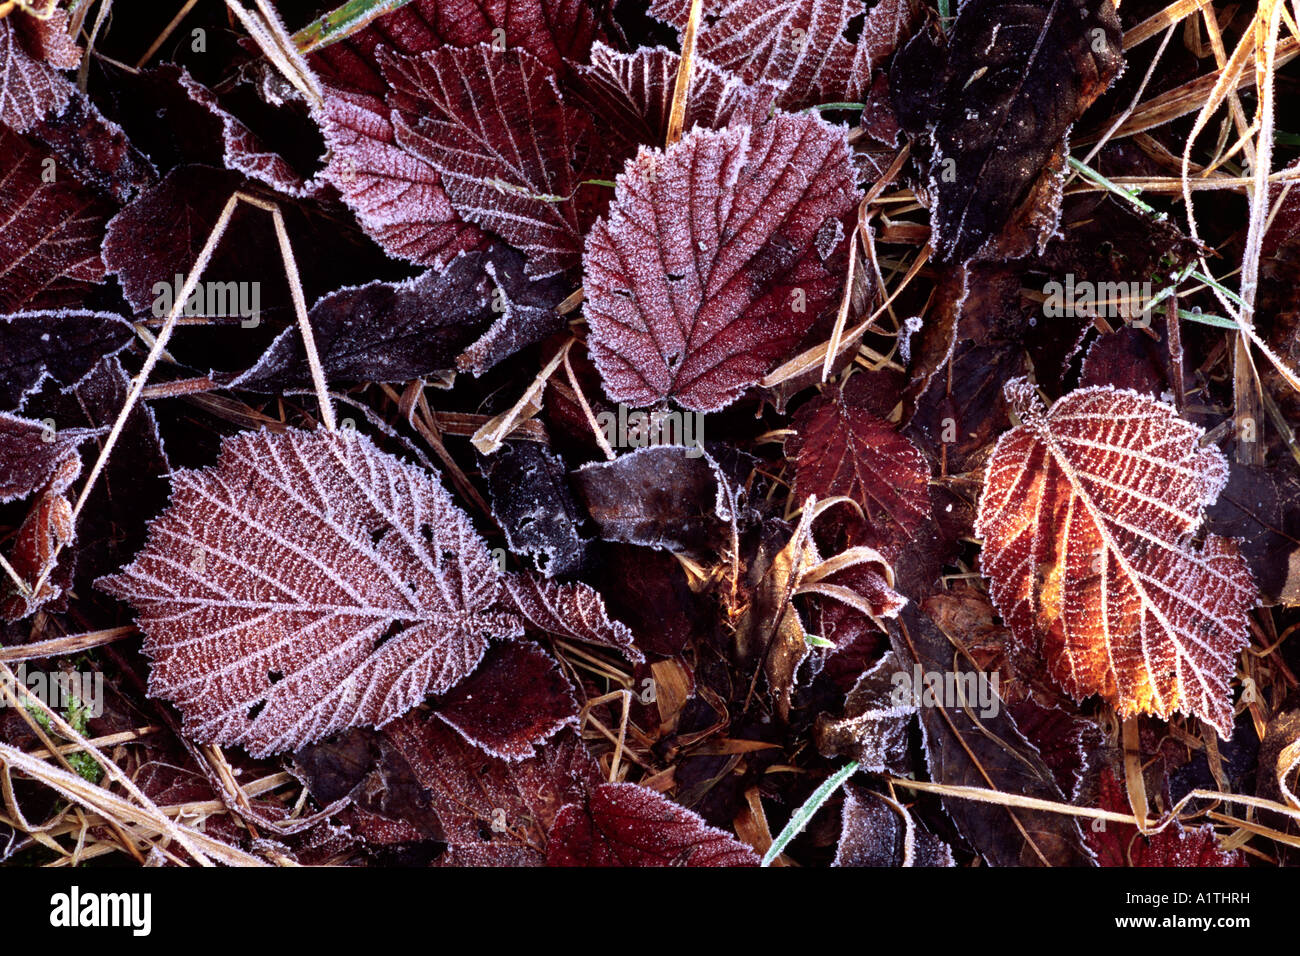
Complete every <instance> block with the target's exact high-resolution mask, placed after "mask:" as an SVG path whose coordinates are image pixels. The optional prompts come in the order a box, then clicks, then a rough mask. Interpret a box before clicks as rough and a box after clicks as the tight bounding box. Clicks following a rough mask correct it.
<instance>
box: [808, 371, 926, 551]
mask: <svg viewBox="0 0 1300 956" xmlns="http://www.w3.org/2000/svg"><path fill="white" fill-rule="evenodd" d="M791 427H792V428H793V429H794V432H795V433H794V435H792V436H791V437H790V438H788V439H787V440H786V445H785V451H786V456H787V457H789V458H790V459H792V460H793V461H794V462H795V486H794V488H795V497H796V498H797V499H798V500H800V501H804V500H806V499H807V497H808V496H809V495H816V496H817V497H818V498H829V497H832V496H834V495H847V496H848V497H850V498H852V499H853V500H854V501H856V502H858V504H860V505H861V506H862V508H863V511H865V512H866V516H867V520H868V522H870V524H871V529H872V538H871V541H872V543H873V544H874V545H875V546H877V547H881V548H883V549H884V550H885V551H886V552H887V553H893V552H896V551H897V549H899V548H901V547H903V546H905V545H906V543H907V541H908V539H909V538H910V537H911V536H912V535H913V534H914V533H915V532H916V531H917V530H918V529H919V528H920V527H921V526H922V525H923V524H925V522H926V521H927V520H928V519H929V517H930V487H929V485H930V466H929V464H928V463H927V462H926V460H925V456H924V455H922V454H921V451H920V449H918V448H917V447H916V446H915V445H913V444H912V443H911V442H910V441H908V440H907V439H906V438H904V437H903V436H902V435H900V434H899V433H898V432H897V431H896V430H895V429H894V426H893V425H891V424H890V423H889V422H887V421H885V420H884V419H881V418H878V417H876V416H875V415H873V414H872V413H871V412H869V411H867V410H866V409H863V408H857V407H854V406H853V405H852V404H850V403H849V402H848V401H847V400H846V399H845V397H844V396H843V395H842V394H841V393H840V390H839V389H833V390H831V391H829V392H828V393H826V394H825V395H823V396H822V397H821V398H819V399H818V400H816V401H814V402H809V403H808V404H807V405H805V406H804V407H803V408H801V409H799V412H798V413H797V414H796V415H795V417H794V419H793V421H792V422H791Z"/></svg>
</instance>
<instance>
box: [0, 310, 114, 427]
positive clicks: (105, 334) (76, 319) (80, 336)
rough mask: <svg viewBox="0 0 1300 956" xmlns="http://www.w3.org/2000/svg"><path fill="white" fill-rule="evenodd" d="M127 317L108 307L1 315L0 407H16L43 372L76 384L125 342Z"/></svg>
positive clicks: (35, 387)
mask: <svg viewBox="0 0 1300 956" xmlns="http://www.w3.org/2000/svg"><path fill="white" fill-rule="evenodd" d="M133 337H134V335H133V333H132V330H131V323H130V322H127V321H126V320H125V319H123V318H121V317H120V316H117V315H113V314H111V313H109V312H88V311H86V310H84V309H77V310H70V311H66V312H18V313H16V314H14V315H0V355H3V356H4V366H3V368H0V409H5V408H17V407H19V406H20V405H21V404H22V401H23V398H24V397H25V396H26V395H27V394H28V393H30V392H32V391H34V390H36V389H37V388H39V387H40V384H41V383H42V382H43V381H44V380H45V379H47V378H52V379H54V380H55V381H56V382H58V383H59V384H60V385H75V384H76V383H77V382H78V381H80V380H81V379H83V378H84V377H85V376H86V375H88V374H89V373H90V370H91V369H92V368H94V367H95V365H96V363H98V362H99V360H100V359H101V358H103V357H105V356H107V355H113V354H115V353H117V352H119V351H121V350H122V349H123V348H125V347H126V346H127V345H128V344H129V343H130V342H131V340H132V338H133Z"/></svg>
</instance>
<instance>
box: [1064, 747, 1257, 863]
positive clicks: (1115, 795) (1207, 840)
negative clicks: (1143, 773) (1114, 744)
mask: <svg viewBox="0 0 1300 956" xmlns="http://www.w3.org/2000/svg"><path fill="white" fill-rule="evenodd" d="M1098 786H1099V789H1100V791H1101V793H1100V801H1099V806H1100V807H1101V809H1103V810H1110V811H1111V812H1112V813H1132V812H1133V811H1132V810H1131V809H1130V807H1129V803H1128V800H1127V798H1126V797H1125V795H1124V788H1123V787H1122V786H1121V785H1120V783H1119V781H1118V780H1117V779H1116V777H1115V774H1114V773H1112V772H1111V770H1110V768H1109V767H1107V768H1105V769H1103V770H1102V772H1101V779H1100V781H1099V784H1098ZM1083 835H1084V837H1085V838H1086V839H1087V841H1088V847H1089V848H1090V849H1091V850H1092V852H1093V853H1095V854H1096V855H1097V865H1098V866H1139V867H1146V866H1180V867H1182V866H1198V867H1199V866H1245V865H1246V859H1245V857H1244V856H1243V855H1242V852H1241V851H1240V850H1221V849H1220V848H1219V840H1218V837H1217V836H1215V833H1214V827H1212V826H1210V825H1209V824H1205V825H1204V826H1199V827H1184V826H1183V825H1182V824H1181V823H1179V822H1178V821H1177V820H1175V821H1174V822H1173V823H1171V824H1170V825H1169V826H1167V827H1165V828H1164V829H1163V830H1161V831H1160V832H1159V833H1155V834H1152V835H1151V836H1149V837H1144V836H1141V835H1140V834H1139V833H1138V828H1137V827H1136V826H1134V825H1132V824H1130V823H1115V822H1113V821H1110V820H1107V821H1106V823H1105V829H1102V830H1098V829H1095V828H1091V827H1085V828H1084V831H1083Z"/></svg>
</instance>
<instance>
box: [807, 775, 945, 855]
mask: <svg viewBox="0 0 1300 956" xmlns="http://www.w3.org/2000/svg"><path fill="white" fill-rule="evenodd" d="M831 865H832V866H955V865H956V864H955V863H954V862H953V858H952V850H951V848H949V846H948V844H946V843H944V842H943V841H942V840H940V839H939V838H938V837H936V836H932V835H931V834H929V833H926V832H925V831H924V830H922V829H921V828H920V827H918V826H917V825H916V823H915V821H913V819H912V815H911V813H909V812H908V810H907V808H906V807H902V806H898V807H897V808H895V807H893V806H890V805H889V804H888V803H886V802H885V801H884V800H883V799H881V797H880V796H879V795H877V794H875V793H873V792H872V791H870V790H868V789H866V788H865V787H860V786H857V785H856V784H852V783H846V784H845V785H844V806H843V809H842V810H841V812H840V842H839V845H838V846H837V847H836V849H835V862H834V863H833V864H831Z"/></svg>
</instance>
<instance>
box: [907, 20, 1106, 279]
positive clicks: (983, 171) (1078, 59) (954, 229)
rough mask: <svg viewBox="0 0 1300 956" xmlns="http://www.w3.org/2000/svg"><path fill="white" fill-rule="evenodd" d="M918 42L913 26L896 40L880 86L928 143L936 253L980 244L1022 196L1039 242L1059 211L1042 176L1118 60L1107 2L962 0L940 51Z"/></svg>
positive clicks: (950, 257) (956, 253) (1055, 163)
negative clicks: (886, 85)
mask: <svg viewBox="0 0 1300 956" xmlns="http://www.w3.org/2000/svg"><path fill="white" fill-rule="evenodd" d="M929 43H930V37H929V35H927V34H924V33H921V34H917V36H916V37H915V38H914V39H913V40H912V42H911V43H909V44H908V45H907V47H905V48H904V51H903V52H902V53H901V54H900V55H899V56H898V58H896V59H895V61H894V65H893V69H892V72H891V75H890V87H891V90H892V91H893V94H894V98H895V107H896V110H897V112H898V116H899V119H900V121H902V122H903V124H904V126H905V128H907V129H908V130H909V132H912V133H917V134H921V133H923V134H924V135H926V136H927V137H928V139H929V141H930V145H931V146H932V151H931V154H930V156H929V189H930V192H931V194H932V195H931V203H932V205H931V208H930V224H931V230H932V235H933V240H932V241H933V244H934V248H935V251H936V256H937V257H938V258H939V259H940V260H941V261H945V262H950V261H958V262H964V261H965V260H967V259H969V258H971V257H972V256H975V255H977V254H980V253H981V252H982V251H983V250H985V249H986V244H987V243H988V242H989V240H991V239H993V238H994V237H996V236H997V235H998V234H999V233H1000V232H1001V231H1002V229H1003V227H1005V226H1006V225H1007V223H1008V222H1010V221H1011V220H1012V219H1013V217H1015V216H1016V215H1017V213H1018V211H1019V210H1020V209H1021V207H1022V203H1023V204H1025V206H1026V207H1028V206H1030V205H1032V206H1033V207H1035V208H1034V209H1033V210H1031V212H1032V214H1033V217H1034V218H1037V219H1039V220H1041V222H1042V228H1038V227H1035V228H1034V231H1035V232H1036V235H1035V238H1036V239H1037V240H1038V243H1039V246H1040V248H1041V246H1042V245H1043V243H1045V242H1046V240H1047V239H1048V238H1049V237H1050V235H1051V233H1052V232H1053V231H1054V228H1055V225H1056V222H1057V219H1058V218H1059V215H1060V201H1061V196H1060V188H1059V184H1055V183H1053V182H1051V180H1054V179H1056V178H1058V177H1059V175H1060V171H1061V169H1060V164H1061V163H1062V162H1063V156H1064V153H1065V143H1066V138H1067V136H1068V134H1069V131H1070V127H1071V126H1072V125H1073V124H1074V122H1075V120H1077V119H1078V118H1079V117H1080V116H1081V115H1082V114H1083V111H1084V110H1085V109H1087V108H1088V106H1089V105H1090V104H1091V103H1092V102H1093V101H1094V100H1095V99H1096V98H1097V97H1098V96H1100V95H1101V94H1102V93H1104V92H1105V91H1106V88H1107V87H1108V86H1109V85H1110V83H1111V81H1112V80H1113V79H1114V78H1115V77H1116V76H1117V75H1118V74H1119V71H1120V68H1121V66H1122V64H1123V54H1122V53H1121V51H1120V25H1119V19H1118V17H1117V16H1116V14H1115V7H1114V5H1113V4H1112V3H1111V0H1053V2H1051V3H1047V2H1031V3H1019V2H1009V0H971V2H968V3H964V4H962V5H961V7H960V8H959V12H958V15H957V22H956V24H955V25H954V26H953V28H952V30H951V32H950V33H949V34H948V43H947V55H946V57H944V55H943V54H942V52H940V51H938V50H936V49H934V48H933V47H930V46H929ZM1040 177H1042V178H1041V179H1040ZM1036 184H1038V185H1039V186H1040V187H1041V188H1039V189H1035V186H1036ZM1026 200H1029V202H1026Z"/></svg>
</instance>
